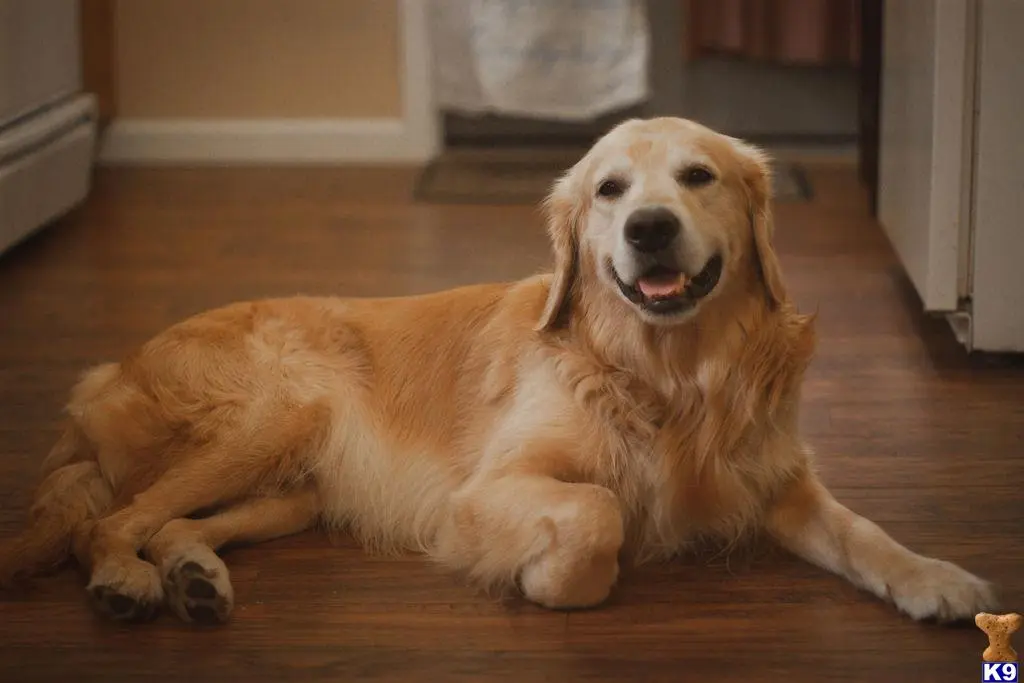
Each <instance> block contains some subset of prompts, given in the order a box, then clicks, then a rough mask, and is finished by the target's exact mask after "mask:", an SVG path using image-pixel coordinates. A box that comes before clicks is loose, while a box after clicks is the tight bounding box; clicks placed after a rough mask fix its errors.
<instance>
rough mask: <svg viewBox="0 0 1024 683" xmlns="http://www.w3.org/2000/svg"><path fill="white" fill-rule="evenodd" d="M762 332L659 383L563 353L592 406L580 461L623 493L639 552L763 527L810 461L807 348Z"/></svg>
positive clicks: (565, 371) (573, 384)
mask: <svg viewBox="0 0 1024 683" xmlns="http://www.w3.org/2000/svg"><path fill="white" fill-rule="evenodd" d="M757 341H758V340H753V343H752V344H751V348H750V349H749V351H747V352H744V353H742V354H741V355H739V356H738V357H734V358H732V360H731V362H727V361H726V360H725V359H723V358H710V359H707V360H705V361H702V362H700V363H697V364H695V365H694V367H693V370H692V371H691V372H689V373H686V374H684V375H681V376H680V377H678V378H677V379H675V380H673V381H666V382H665V385H664V386H661V387H654V386H651V385H650V384H646V383H644V382H642V381H640V380H638V379H637V378H636V377H635V376H633V375H631V374H629V373H627V372H623V371H612V370H608V369H606V368H600V367H599V366H597V365H595V364H593V363H587V362H586V361H582V362H580V360H579V359H577V362H575V363H569V362H563V363H562V364H561V367H560V368H559V375H560V379H561V380H562V381H563V382H565V384H566V386H568V388H569V389H570V391H571V393H572V397H573V401H574V403H575V404H576V406H577V408H578V409H579V410H581V411H582V413H583V414H584V415H585V419H584V422H583V423H584V424H585V425H586V432H587V433H585V434H582V435H581V439H580V444H581V461H582V462H583V463H584V467H586V464H587V462H588V461H592V462H593V467H591V468H587V469H589V471H590V472H591V473H592V474H593V475H596V477H597V480H596V481H595V483H599V484H602V485H605V486H607V487H609V488H611V489H612V490H613V491H615V492H616V493H617V494H618V496H619V498H620V500H621V501H622V503H623V507H624V511H625V513H626V515H627V524H628V527H629V529H630V534H629V535H630V537H631V539H632V541H631V544H632V545H633V550H634V553H635V554H636V555H637V556H638V557H641V558H646V557H654V556H664V555H670V554H672V553H675V552H678V551H680V550H682V549H684V548H685V547H687V546H688V545H689V544H691V543H692V542H694V541H697V540H700V539H705V538H707V539H712V540H719V541H725V542H732V541H735V540H737V539H738V538H739V537H741V536H742V535H744V534H745V533H747V532H750V531H754V530H756V529H757V527H758V526H759V524H760V521H761V517H762V514H763V511H764V509H765V508H766V506H767V503H768V501H769V500H770V499H771V497H772V496H773V495H774V494H775V492H776V491H777V490H778V488H779V487H780V486H781V485H782V484H783V483H784V482H786V481H787V480H788V479H790V478H791V477H793V476H795V475H796V474H797V473H798V472H800V471H801V470H802V469H803V468H805V467H806V466H807V461H808V455H807V453H806V452H805V449H804V446H803V444H802V443H801V441H800V439H799V436H798V432H797V414H798V413H797V410H798V403H799V386H800V382H801V380H802V375H803V371H804V368H805V367H806V358H805V357H804V355H805V354H803V353H799V351H800V350H801V349H800V348H799V347H800V346H801V345H799V344H798V345H796V347H797V348H794V347H793V346H791V345H789V344H778V343H777V340H774V341H773V343H772V344H768V345H766V344H763V343H761V344H758V343H756V342H757ZM769 351H771V353H770V352H769ZM592 459H593V460H592Z"/></svg>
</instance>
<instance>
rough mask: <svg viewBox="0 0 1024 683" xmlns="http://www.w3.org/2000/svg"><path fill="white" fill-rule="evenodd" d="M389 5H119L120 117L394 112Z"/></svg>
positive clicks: (319, 0) (394, 24)
mask: <svg viewBox="0 0 1024 683" xmlns="http://www.w3.org/2000/svg"><path fill="white" fill-rule="evenodd" d="M397 5H398V3H397V2H395V1H394V0H118V3H117V40H118V78H119V84H118V87H119V94H118V106H119V111H118V115H119V116H122V117H127V118H145V119H152V118H211V119H217V118H246V119H249V118H303V117H309V118H364V117H392V116H400V114H401V96H400V85H399V55H398V51H399V46H398V10H397Z"/></svg>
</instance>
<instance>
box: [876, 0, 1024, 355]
mask: <svg viewBox="0 0 1024 683" xmlns="http://www.w3.org/2000/svg"><path fill="white" fill-rule="evenodd" d="M882 32H883V35H884V45H883V53H882V113H881V147H880V150H879V156H880V165H879V195H878V198H879V202H878V213H879V220H880V221H881V223H882V225H883V227H884V228H885V230H886V232H887V233H888V235H889V239H890V240H891V242H892V244H893V247H894V248H895V250H896V253H897V254H898V255H899V258H900V260H901V261H902V263H903V266H904V268H905V269H906V271H907V274H908V275H909V277H910V280H911V281H912V282H913V283H914V286H915V287H916V289H917V291H918V294H919V295H920V297H921V301H922V303H923V305H924V308H925V309H926V310H927V311H930V312H933V313H936V314H943V315H946V316H947V317H948V319H949V320H950V322H951V323H952V325H953V329H954V331H955V332H956V334H957V337H958V338H959V339H960V341H961V342H962V343H963V344H964V345H965V346H966V347H967V348H968V349H970V350H979V351H994V352H1020V351H1024V125H1021V118H1022V115H1024V49H1021V36H1024V2H1020V1H1018V0H886V2H885V15H884V18H883V26H882Z"/></svg>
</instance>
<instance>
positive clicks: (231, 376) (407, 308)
mask: <svg viewBox="0 0 1024 683" xmlns="http://www.w3.org/2000/svg"><path fill="white" fill-rule="evenodd" d="M770 195H771V179H770V169H769V165H768V160H767V159H766V156H765V155H764V154H763V153H762V152H761V151H759V150H758V149H756V148H754V147H752V146H750V145H748V144H746V143H744V142H741V141H739V140H736V139H733V138H730V137H726V136H724V135H721V134H718V133H716V132H714V131H711V130H708V129H707V128H704V127H702V126H700V125H698V124H696V123H693V122H690V121H686V120H681V119H669V118H659V119H650V120H631V121H627V122H625V123H622V124H621V125H619V126H617V127H615V128H614V129H613V130H611V131H610V132H609V133H608V134H607V135H606V136H604V137H603V138H602V139H601V140H599V141H598V142H597V143H596V144H595V145H594V146H593V148H592V149H591V150H590V151H589V152H588V153H587V154H586V155H585V156H584V157H583V159H582V160H580V161H579V162H578V163H577V164H576V165H575V166H574V167H573V168H571V169H570V170H569V171H568V172H567V173H566V174H565V175H564V176H563V177H562V178H560V179H559V181H558V182H557V183H556V184H555V186H554V188H553V189H552V192H551V194H550V196H549V198H548V199H547V201H546V202H545V209H546V212H547V217H548V230H549V232H550V237H551V240H552V243H553V247H554V258H555V269H554V273H553V274H550V275H539V276H536V277H531V278H528V279H525V280H522V281H519V282H515V283H507V284H485V285H479V286H469V287H463V288H459V289H454V290H451V291H444V292H440V293H434V294H427V295H421V296H410V297H404V298H390V299H370V300H358V299H336V298H289V299H279V300H265V301H257V302H251V303H239V304H235V305H230V306H227V307H225V308H221V309H219V310H214V311H211V312H207V313H204V314H201V315H198V316H196V317H193V318H191V319H188V320H185V321H184V322H181V323H179V324H177V325H175V326H173V327H171V328H169V329H167V330H166V331H164V332H162V333H161V334H159V335H158V336H156V337H155V338H153V339H152V340H151V341H149V342H147V343H146V344H144V345H143V346H142V347H141V348H139V349H138V350H137V351H135V352H134V353H132V354H131V355H129V356H128V357H127V358H125V359H124V360H122V361H121V362H120V363H116V364H106V365H100V366H98V367H96V368H94V369H92V370H91V371H89V372H88V373H87V374H85V375H84V376H83V378H82V379H81V381H80V383H79V384H78V385H77V386H76V387H75V388H74V390H73V392H72V394H71V397H70V401H69V404H68V415H69V419H68V424H67V426H66V429H65V430H64V432H63V434H62V436H61V437H60V438H59V440H58V442H57V444H56V446H55V447H54V448H53V450H52V452H51V453H50V455H49V456H48V458H47V459H46V461H45V465H44V477H45V478H44V480H43V481H42V484H41V485H40V488H39V490H38V493H37V496H36V498H35V502H34V504H33V506H32V510H31V515H30V517H31V518H30V520H29V523H28V525H27V527H26V530H25V531H24V532H23V533H22V534H21V535H20V536H18V537H16V538H14V539H12V540H10V541H9V542H8V543H7V544H6V545H5V546H4V547H3V548H2V550H0V581H6V582H8V583H10V582H11V581H13V580H15V579H18V578H23V577H27V576H30V575H31V574H33V573H38V572H40V571H43V570H46V569H48V568H52V567H54V566H55V565H56V564H57V563H59V562H61V561H63V560H64V559H65V558H66V557H68V556H70V555H73V556H74V557H75V558H76V559H77V560H78V562H79V563H80V564H81V565H82V566H83V567H84V568H85V569H86V570H87V571H88V572H89V575H90V578H89V583H88V592H89V595H90V596H91V598H92V601H93V602H94V603H95V605H96V607H97V608H98V609H99V610H100V612H102V613H103V614H105V615H107V616H109V617H111V618H114V619H121V620H128V619H136V618H140V617H144V616H148V615H150V614H152V613H153V612H154V611H155V610H156V609H157V608H158V607H159V606H160V605H164V604H166V605H167V606H168V607H169V608H170V609H172V610H173V611H174V612H175V613H177V615H178V616H180V617H181V618H182V619H185V620H187V621H195V622H211V621H212V622H218V621H224V620H226V619H227V618H228V616H229V613H230V612H231V609H232V605H233V595H232V588H231V584H230V581H229V578H228V570H227V567H226V566H225V565H224V563H223V561H222V560H221V559H220V558H219V557H218V555H217V554H216V552H217V550H218V548H220V547H221V546H223V545H224V544H227V543H229V542H230V543H241V542H244V543H253V542H258V541H262V540H266V539H270V538H274V537H279V536H282V535H285V534H292V533H296V532H299V531H301V530H304V529H307V528H309V527H311V526H314V525H321V526H323V527H325V528H327V529H345V530H348V531H350V532H351V533H353V534H354V535H355V536H356V537H357V538H358V539H359V540H360V541H361V542H363V543H364V544H365V545H366V546H367V547H368V548H371V549H377V550H391V551H396V550H406V551H419V552H422V553H425V554H427V555H428V556H430V557H431V558H433V559H434V560H435V561H436V562H438V563H440V564H441V565H442V566H444V567H446V568H449V569H450V570H452V571H453V572H457V573H459V574H461V575H462V576H464V577H467V578H468V579H470V580H471V581H472V582H473V583H474V584H475V585H477V586H481V587H486V588H489V589H496V588H515V589H518V590H519V591H521V592H522V594H523V595H524V596H525V598H527V599H528V600H530V601H533V602H534V603H537V604H539V605H542V606H545V607H548V608H563V609H564V608H580V607H586V606H595V605H598V604H600V603H601V602H602V601H604V600H605V599H606V598H607V597H608V596H609V593H610V591H612V590H613V587H614V585H615V583H616V581H617V579H618V576H619V566H620V562H634V563H635V562H639V561H644V560H652V559H656V558H668V557H670V556H673V555H677V554H679V553H681V552H684V551H686V550H687V549H688V548H693V547H694V546H695V544H697V543H698V542H699V543H701V544H703V543H707V542H709V541H718V542H721V543H723V544H730V543H733V542H735V541H737V540H739V539H741V538H744V537H746V536H747V535H748V534H751V533H754V532H764V533H765V535H766V536H768V537H771V538H773V539H775V540H776V541H777V542H778V543H779V544H781V546H783V547H784V548H786V549H788V550H789V551H791V552H792V553H795V554H796V555H798V556H801V557H803V558H805V559H806V560H808V561H810V562H813V563H815V564H817V565H819V566H821V567H823V568H824V569H826V570H829V571H832V572H834V573H836V574H839V575H841V576H843V577H845V578H846V579H848V580H849V581H851V582H853V583H854V584H856V585H857V586H859V587H861V588H862V589H864V590H866V591H869V592H870V593H873V594H874V595H876V596H878V597H879V598H883V599H885V600H888V601H891V602H892V603H893V604H894V605H895V606H896V607H897V608H898V609H899V610H901V611H902V612H904V613H906V614H908V615H909V616H911V617H913V618H916V619H924V618H936V619H939V620H953V619H961V618H969V617H973V615H974V614H975V613H977V612H980V611H983V610H991V609H993V608H994V607H995V598H994V594H993V590H992V588H991V587H990V584H988V583H987V582H985V581H982V580H981V579H978V578H976V577H975V576H973V575H971V574H969V573H968V572H966V571H964V570H963V569H961V568H959V567H958V566H956V565H953V564H951V563H949V562H945V561H942V560H938V559H932V558H928V557H923V556H921V555H918V554H916V553H914V552H912V551H911V550H908V549H907V548H905V547H903V546H902V545H900V544H899V543H897V542H896V541H895V540H893V539H892V538H890V537H889V536H888V535H887V534H886V533H885V532H884V531H883V530H882V529H880V528H879V527H878V526H876V525H875V524H874V523H872V522H870V521H868V520H867V519H864V518H863V517H860V516H858V515H857V514H855V513H853V512H851V511H850V510H849V509H847V508H846V507H844V506H843V505H842V504H840V503H839V502H837V501H836V500H835V499H834V498H833V497H832V496H831V495H830V494H829V492H828V491H827V490H826V488H825V486H824V485H823V484H822V483H821V481H820V480H819V479H818V477H817V476H816V474H815V470H814V466H813V459H812V456H811V452H810V449H809V448H808V446H807V445H806V444H805V443H804V441H803V440H802V439H801V437H800V434H799V433H798V429H797V415H798V410H799V407H800V388H801V383H802V378H803V375H804V372H805V369H806V368H807V365H808V363H809V361H810V359H811V357H812V353H813V350H814V346H815V336H814V330H813V327H814V325H813V319H812V318H811V317H809V316H804V315H800V314H799V313H798V312H797V311H796V310H795V309H794V306H793V305H792V303H791V302H790V300H789V298H788V297H787V293H786V289H785V287H784V282H783V278H782V275H781V274H780V272H779V264H778V262H777V259H776V256H775V255H774V253H773V250H772V245H771V234H772V213H771V197H770Z"/></svg>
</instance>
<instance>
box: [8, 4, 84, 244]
mask: <svg viewBox="0 0 1024 683" xmlns="http://www.w3.org/2000/svg"><path fill="white" fill-rule="evenodd" d="M79 46H80V37H79V22H78V0H0V253H2V252H4V251H6V250H8V249H9V248H10V247H12V246H13V245H15V244H17V243H18V242H20V241H21V240H22V239H24V238H25V237H27V236H28V235H30V234H32V233H33V232H35V231H36V230H38V229H40V228H43V227H44V226H46V225H47V224H48V223H51V222H52V221H54V220H55V219H57V218H59V217H60V216H62V215H64V214H66V213H67V212H68V211H70V210H71V209H72V208H74V207H75V206H76V205H77V204H79V203H80V202H82V200H83V199H85V197H86V195H87V194H88V192H89V184H90V177H91V171H92V165H93V150H94V147H95V140H96V118H97V116H96V102H95V99H94V98H93V97H92V96H91V95H88V94H85V93H83V92H82V75H81V57H80V47H79Z"/></svg>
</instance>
